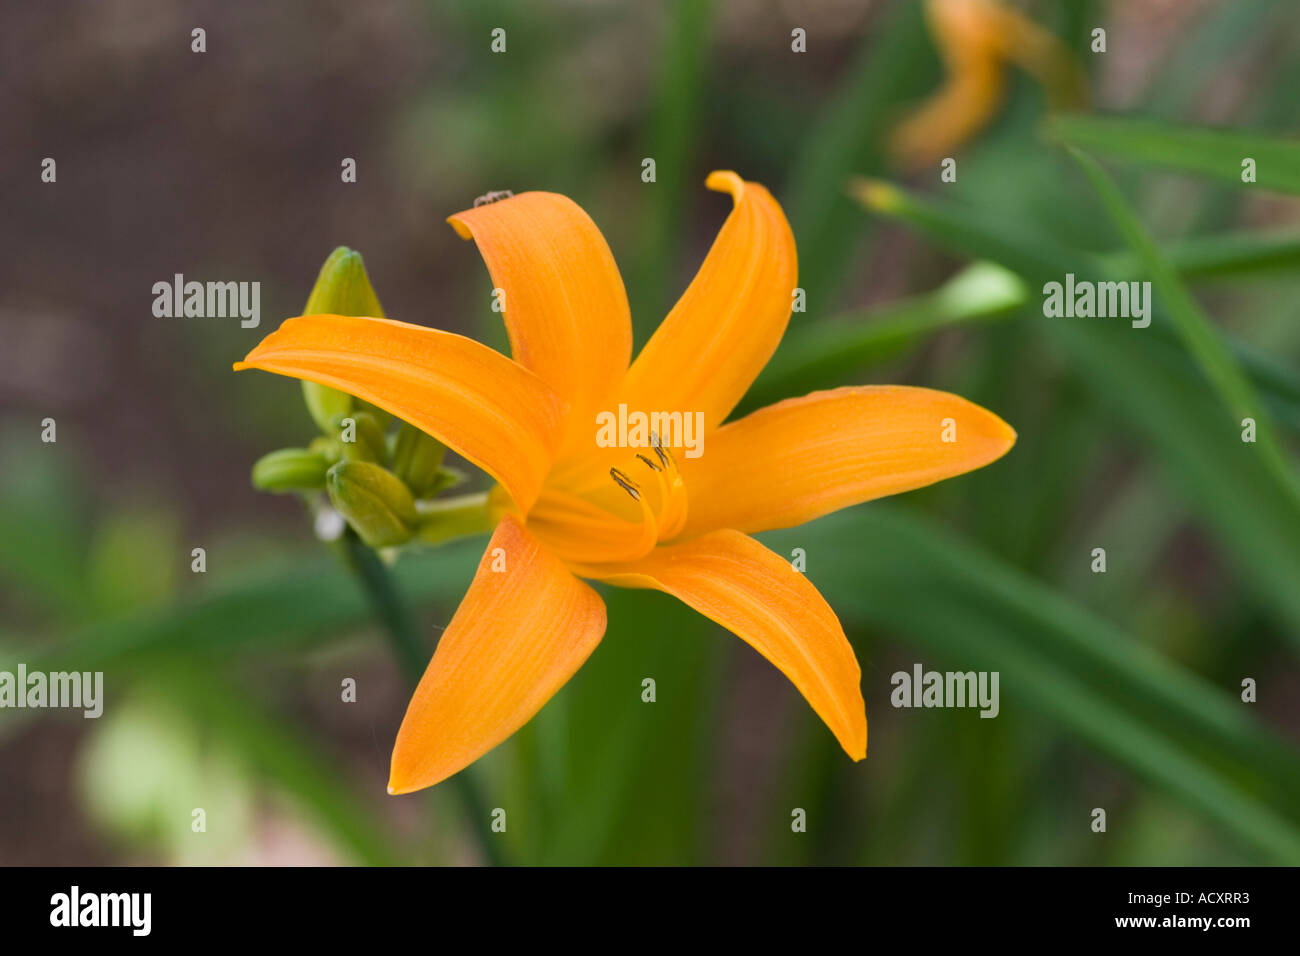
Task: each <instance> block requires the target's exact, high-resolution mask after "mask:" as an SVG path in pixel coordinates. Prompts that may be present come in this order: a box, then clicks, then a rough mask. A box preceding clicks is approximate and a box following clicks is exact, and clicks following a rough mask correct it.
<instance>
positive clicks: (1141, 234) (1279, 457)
mask: <svg viewBox="0 0 1300 956" xmlns="http://www.w3.org/2000/svg"><path fill="white" fill-rule="evenodd" d="M1070 153H1071V155H1073V156H1074V158H1075V161H1076V162H1078V163H1079V166H1080V167H1081V168H1082V169H1083V172H1084V175H1085V176H1087V178H1088V181H1089V183H1091V184H1092V188H1093V190H1094V191H1095V192H1096V193H1097V195H1098V197H1099V198H1100V199H1101V201H1102V205H1103V206H1105V208H1106V210H1107V212H1108V213H1109V214H1110V217H1111V220H1112V221H1113V222H1114V224H1115V226H1116V228H1117V229H1118V230H1119V232H1120V234H1121V235H1122V236H1123V237H1124V240H1125V242H1127V243H1128V245H1129V248H1131V249H1132V250H1133V252H1134V254H1135V255H1136V256H1137V258H1138V260H1139V261H1140V262H1141V263H1142V267H1143V272H1144V273H1145V274H1146V275H1147V276H1148V277H1149V278H1150V280H1151V284H1152V287H1153V288H1154V289H1155V291H1156V293H1157V294H1158V295H1159V296H1160V297H1161V298H1162V299H1163V300H1164V307H1165V310H1166V313H1167V314H1168V315H1169V317H1170V318H1171V319H1172V320H1173V323H1174V328H1175V330H1176V331H1177V332H1178V335H1179V337H1180V338H1181V339H1182V341H1183V344H1184V345H1185V346H1186V347H1187V351H1188V352H1189V353H1190V354H1191V355H1192V357H1193V358H1194V359H1195V360H1196V363H1197V364H1198V365H1199V366H1200V368H1201V371H1202V372H1204V373H1205V377H1206V378H1208V379H1209V380H1210V383H1211V384H1212V385H1213V386H1214V388H1215V389H1216V390H1217V391H1218V393H1219V397H1220V398H1221V399H1222V400H1223V403H1224V404H1225V405H1226V406H1227V407H1228V409H1229V410H1230V411H1231V412H1232V414H1233V416H1234V417H1235V418H1237V419H1238V420H1243V419H1246V418H1252V419H1254V420H1255V426H1256V444H1258V446H1259V450H1260V452H1261V453H1262V456H1263V459H1264V462H1265V464H1266V465H1267V466H1268V468H1269V469H1270V471H1272V472H1273V475H1274V477H1275V478H1276V480H1277V481H1278V483H1279V485H1280V486H1281V487H1282V488H1283V489H1284V490H1285V491H1286V492H1287V493H1288V494H1290V495H1292V496H1293V497H1294V498H1295V500H1296V505H1297V507H1300V484H1297V482H1296V477H1295V471H1294V468H1293V467H1292V465H1291V463H1290V462H1289V461H1288V460H1287V457H1286V455H1285V453H1284V452H1283V451H1282V448H1281V445H1280V444H1279V443H1278V440H1277V438H1276V436H1275V435H1274V434H1273V425H1272V423H1271V422H1270V421H1269V418H1268V415H1267V414H1266V412H1265V410H1264V407H1263V405H1262V404H1261V403H1260V400H1259V397H1258V396H1257V395H1256V394H1255V389H1254V386H1253V385H1252V384H1251V382H1250V380H1249V379H1248V378H1247V377H1246V375H1245V374H1244V373H1243V372H1242V371H1241V369H1240V368H1238V366H1237V362H1236V361H1235V359H1234V358H1233V356H1232V353H1231V352H1230V351H1229V350H1228V348H1227V346H1225V345H1224V343H1223V341H1222V340H1221V339H1220V337H1219V332H1218V330H1217V329H1215V327H1214V324H1213V323H1212V322H1211V321H1210V319H1209V317H1208V316H1206V315H1205V313H1204V312H1202V311H1201V307H1200V306H1199V305H1198V304H1197V302H1196V299H1195V298H1194V297H1193V296H1192V294H1191V293H1190V292H1189V291H1188V290H1187V287H1186V286H1185V285H1183V283H1182V280H1180V279H1179V278H1178V273H1177V272H1175V271H1174V269H1173V267H1172V266H1171V265H1170V264H1169V262H1168V261H1167V260H1166V259H1165V257H1164V256H1162V255H1161V254H1160V250H1159V248H1157V246H1156V244H1155V241H1154V240H1153V239H1152V238H1151V237H1150V236H1149V235H1148V234H1147V231H1146V229H1144V228H1143V226H1142V223H1141V222H1140V221H1139V220H1138V217H1137V215H1136V214H1135V213H1134V212H1133V210H1132V208H1131V207H1130V206H1129V204H1128V202H1127V201H1125V199H1124V197H1123V196H1122V195H1121V194H1120V192H1119V189H1118V188H1117V187H1116V186H1115V183H1114V182H1113V181H1112V180H1111V178H1110V177H1109V176H1107V175H1106V171H1105V170H1104V169H1102V168H1101V165H1100V164H1099V163H1098V162H1097V161H1096V160H1095V159H1093V158H1092V157H1091V156H1089V155H1088V154H1087V153H1084V152H1082V151H1081V150H1078V149H1073V148H1071V149H1070ZM1244 424H1245V422H1244V421H1241V425H1244Z"/></svg>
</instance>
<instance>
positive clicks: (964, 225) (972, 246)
mask: <svg viewBox="0 0 1300 956" xmlns="http://www.w3.org/2000/svg"><path fill="white" fill-rule="evenodd" d="M850 191H851V194H852V195H853V196H854V197H855V198H856V199H857V200H858V201H859V202H861V203H862V204H863V205H864V206H865V207H866V208H867V209H868V210H870V211H871V212H874V213H877V214H878V215H882V216H885V217H887V218H890V219H895V220H897V221H899V222H902V223H905V224H907V225H908V226H911V227H913V228H915V229H917V230H919V231H920V232H922V233H923V234H924V235H926V236H927V237H928V238H930V239H931V240H933V241H934V242H936V243H938V244H939V245H941V246H944V247H946V248H948V249H952V250H954V251H956V252H959V253H963V254H965V255H968V256H970V257H971V258H974V259H989V260H992V261H993V262H996V263H998V264H999V265H1002V266H1004V267H1006V268H1008V269H1010V270H1011V271H1013V272H1015V273H1018V274H1019V275H1020V276H1022V277H1023V278H1024V279H1026V280H1027V281H1028V282H1029V283H1030V284H1031V285H1038V284H1040V283H1044V282H1050V281H1060V280H1061V279H1062V278H1063V277H1064V276H1065V274H1066V273H1069V272H1073V273H1075V274H1076V276H1077V277H1078V278H1082V279H1112V278H1114V277H1113V276H1111V275H1110V274H1108V273H1107V271H1106V269H1107V265H1106V262H1107V261H1110V262H1112V263H1113V262H1114V261H1115V259H1114V257H1111V258H1110V259H1109V260H1107V259H1104V258H1102V257H1099V256H1098V255H1097V254H1095V253H1091V252H1087V251H1084V250H1081V249H1071V248H1069V247H1067V246H1064V245H1062V244H1060V243H1059V242H1057V241H1056V240H1054V239H1053V238H1052V237H1051V236H1047V235H1044V234H1042V233H1041V232H1038V231H1036V230H1034V229H1026V228H1023V227H1018V226H1008V225H1006V224H1005V223H1004V222H1002V221H1001V220H1000V219H995V218H994V217H993V216H991V215H990V214H989V213H985V212H983V211H981V210H979V209H975V208H970V207H966V206H960V205H957V204H955V203H945V202H938V201H935V200H932V199H928V198H925V197H923V196H919V195H917V194H915V193H912V192H910V191H908V190H905V189H902V188H900V187H898V186H895V185H893V184H891V183H886V182H882V181H879V180H871V179H861V180H858V181H856V182H855V183H854V184H853V186H852V187H851V190H850ZM1266 255H1271V253H1268V254H1266ZM1138 266H1139V263H1138V262H1137V261H1136V259H1132V260H1130V261H1129V262H1127V263H1124V264H1123V265H1122V266H1121V275H1129V274H1132V271H1133V270H1135V269H1136V268H1138ZM1144 331H1150V332H1152V333H1154V335H1155V336H1157V337H1159V338H1161V339H1163V340H1165V341H1166V342H1172V341H1173V339H1174V333H1173V331H1172V330H1170V329H1167V328H1165V327H1164V323H1159V324H1157V323H1153V324H1152V326H1151V328H1150V329H1149V330H1144ZM1227 341H1228V347H1229V349H1230V350H1231V352H1232V354H1233V355H1234V356H1235V357H1236V359H1237V361H1239V362H1240V363H1241V364H1242V365H1243V366H1244V367H1245V369H1246V370H1247V372H1248V373H1249V374H1250V377H1251V379H1252V380H1253V381H1254V382H1255V383H1256V384H1257V385H1258V386H1260V387H1261V388H1262V389H1263V390H1264V391H1265V393H1266V394H1267V396H1268V398H1269V399H1270V401H1272V402H1274V403H1275V404H1276V405H1277V406H1278V407H1279V408H1280V409H1281V410H1282V413H1283V414H1284V415H1285V416H1286V418H1287V420H1288V421H1295V422H1297V423H1298V424H1300V404H1298V403H1297V399H1298V398H1300V376H1297V375H1296V374H1295V373H1294V372H1292V371H1290V370H1289V369H1286V368H1285V367H1283V366H1280V365H1279V364H1278V363H1276V362H1273V361H1267V360H1264V361H1261V359H1260V356H1259V355H1258V353H1257V352H1256V351H1255V350H1253V349H1251V348H1250V347H1249V346H1247V345H1243V344H1242V343H1239V342H1237V341H1236V340H1234V339H1231V338H1228V340H1227Z"/></svg>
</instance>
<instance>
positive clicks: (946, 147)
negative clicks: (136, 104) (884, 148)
mask: <svg viewBox="0 0 1300 956" xmlns="http://www.w3.org/2000/svg"><path fill="white" fill-rule="evenodd" d="M1005 89H1006V76H1005V74H1004V71H1003V69H1002V65H1001V63H999V62H996V61H992V60H989V61H978V62H975V63H972V64H971V65H970V67H968V68H967V69H964V70H963V71H962V72H960V73H954V74H953V75H952V76H951V77H950V78H949V79H948V81H947V82H945V83H944V85H943V86H942V87H941V88H940V89H939V91H938V92H936V93H935V94H934V95H932V96H931V97H930V98H929V99H927V100H926V101H925V102H924V103H923V104H922V105H921V106H919V107H918V108H917V110H916V112H915V113H913V114H912V115H911V116H909V117H908V118H907V119H906V120H904V121H903V122H901V123H899V125H898V127H897V128H896V129H895V130H894V135H893V139H892V142H891V143H890V149H891V150H892V152H893V154H894V155H895V156H896V157H897V158H898V160H899V161H900V162H903V163H906V164H907V165H909V166H921V165H924V164H926V163H931V162H936V161H938V160H940V159H942V158H944V157H946V156H951V155H952V154H953V152H954V151H955V150H957V149H958V148H960V147H961V146H962V145H964V144H965V143H966V142H967V141H968V140H970V139H972V138H973V137H974V136H975V134H976V133H978V132H979V131H980V130H982V129H983V128H984V127H985V126H987V125H988V123H989V122H990V121H991V120H992V119H993V115H994V114H995V113H996V112H997V111H998V108H999V107H1000V106H1001V105H1002V99H1003V95H1004V91H1005Z"/></svg>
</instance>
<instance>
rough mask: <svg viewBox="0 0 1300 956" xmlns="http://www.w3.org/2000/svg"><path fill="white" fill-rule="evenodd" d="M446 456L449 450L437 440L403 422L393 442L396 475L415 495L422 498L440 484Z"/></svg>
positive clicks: (394, 472) (394, 471)
mask: <svg viewBox="0 0 1300 956" xmlns="http://www.w3.org/2000/svg"><path fill="white" fill-rule="evenodd" d="M445 454H447V448H446V446H445V445H443V443H442V442H440V441H438V439H436V438H433V437H431V436H429V435H426V434H425V433H424V432H422V431H420V430H419V429H418V428H416V427H415V426H414V425H411V424H409V423H407V422H402V424H401V425H400V426H399V427H398V429H397V439H396V441H394V442H393V474H395V475H397V477H398V478H400V479H402V481H403V482H405V483H406V487H408V488H410V489H411V493H412V494H413V495H415V496H416V497H417V498H423V497H424V496H425V495H427V494H428V493H429V492H430V491H432V490H433V487H434V485H435V484H436V483H437V481H438V473H439V471H440V470H441V466H442V457H443V455H445Z"/></svg>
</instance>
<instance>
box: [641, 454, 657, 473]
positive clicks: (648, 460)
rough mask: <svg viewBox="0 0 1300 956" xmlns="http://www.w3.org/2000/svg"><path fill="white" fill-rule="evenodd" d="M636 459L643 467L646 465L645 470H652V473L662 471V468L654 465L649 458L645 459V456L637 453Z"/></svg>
mask: <svg viewBox="0 0 1300 956" xmlns="http://www.w3.org/2000/svg"><path fill="white" fill-rule="evenodd" d="M637 457H638V458H640V459H641V460H642V461H643V462H645V465H646V467H647V468H649V469H651V470H653V471H663V469H662V468H660V467H659V466H658V465H656V464H655V463H654V462H653V461H651V460H650V459H649V458H647V457H646V456H645V455H642V454H640V453H639V452H638V453H637Z"/></svg>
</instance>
